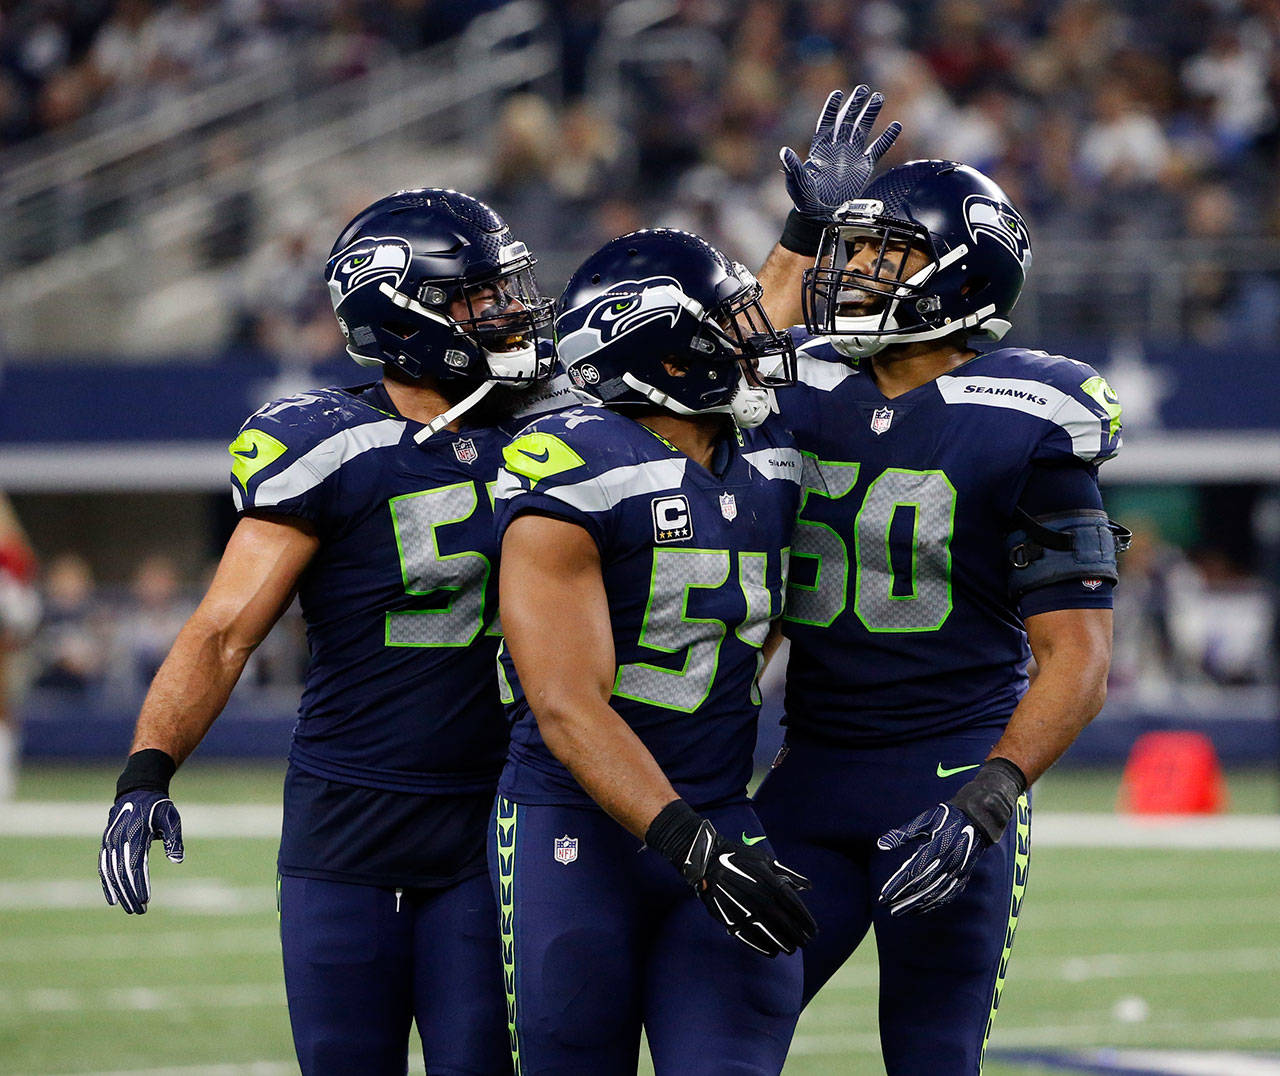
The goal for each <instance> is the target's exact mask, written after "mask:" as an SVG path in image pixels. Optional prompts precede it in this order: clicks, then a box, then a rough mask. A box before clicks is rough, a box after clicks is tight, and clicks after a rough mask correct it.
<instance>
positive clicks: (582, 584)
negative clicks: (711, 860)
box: [499, 515, 678, 840]
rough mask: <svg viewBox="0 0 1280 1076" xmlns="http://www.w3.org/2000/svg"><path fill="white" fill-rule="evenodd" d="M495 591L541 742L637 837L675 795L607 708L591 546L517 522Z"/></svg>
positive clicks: (522, 519) (548, 527) (543, 520)
mask: <svg viewBox="0 0 1280 1076" xmlns="http://www.w3.org/2000/svg"><path fill="white" fill-rule="evenodd" d="M499 588H500V594H501V607H502V630H503V634H504V635H505V636H506V641H507V648H508V649H509V650H510V652H511V659H512V661H514V662H515V665H516V671H517V672H518V673H519V675H520V684H521V687H522V688H523V689H524V693H525V698H526V699H527V700H528V702H529V706H530V708H531V709H532V710H533V714H534V716H535V717H536V718H537V721H538V731H539V732H540V733H541V734H542V738H543V741H544V742H545V743H546V745H547V748H548V749H549V750H550V751H551V753H552V754H553V755H555V756H556V758H558V759H559V760H560V761H561V762H562V763H564V765H565V767H566V768H567V769H568V770H569V772H570V773H571V774H573V776H574V778H575V780H577V782H578V783H579V784H580V785H581V786H582V787H583V789H584V790H585V791H586V792H587V794H588V795H589V796H591V798H592V799H594V800H595V801H596V803H598V804H599V805H600V806H601V807H602V808H603V809H604V810H605V811H607V812H608V813H609V814H610V815H611V816H612V817H613V818H615V819H616V820H617V821H618V822H619V823H621V824H622V825H623V826H625V827H626V828H627V829H628V830H629V831H630V832H632V833H634V834H635V835H636V836H637V837H639V838H641V839H642V840H643V838H644V835H645V833H646V831H647V830H648V828H649V823H650V822H652V821H653V819H654V818H655V817H656V816H657V814H658V812H659V811H661V810H662V808H663V807H665V806H666V805H667V804H668V803H670V802H671V801H672V800H674V799H676V798H678V797H677V795H676V792H675V790H674V789H673V788H672V787H671V782H670V781H668V780H667V778H666V775H665V774H663V772H662V770H661V768H660V767H659V766H658V764H657V762H655V761H654V758H653V756H652V755H651V754H650V753H649V750H648V748H646V747H645V745H644V744H643V743H642V742H641V741H640V738H639V737H638V736H636V734H635V733H634V732H632V730H631V728H630V727H629V726H628V725H627V723H626V722H625V721H623V720H622V718H621V717H619V716H618V714H617V712H616V711H615V710H614V709H613V708H612V707H611V706H610V705H609V697H610V695H611V694H612V692H613V680H614V676H615V675H616V672H617V666H616V659H615V654H614V649H613V631H612V627H611V625H610V621H609V605H608V600H607V598H606V596H605V589H604V579H603V576H602V574H601V569H600V556H599V552H598V550H597V549H596V545H595V542H594V541H592V539H591V536H590V535H589V534H588V533H587V532H586V531H585V530H583V529H582V528H581V527H579V526H577V525H576V524H573V523H568V522H565V521H564V520H559V519H551V518H548V517H546V516H537V515H522V516H519V517H517V518H516V520H515V521H514V522H513V523H512V524H511V525H510V526H509V527H508V528H507V532H506V534H505V536H504V537H503V542H502V568H501V576H500V581H499ZM570 640H572V645H569V642H570Z"/></svg>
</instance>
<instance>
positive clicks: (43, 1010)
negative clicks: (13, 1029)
mask: <svg viewBox="0 0 1280 1076" xmlns="http://www.w3.org/2000/svg"><path fill="white" fill-rule="evenodd" d="M284 1004H285V998H284V983H283V982H281V981H275V982H269V983H195V984H191V983H184V984H179V985H173V986H112V987H91V988H88V989H80V988H73V987H42V988H35V989H30V990H0V1026H4V1025H5V1024H6V1023H8V1022H9V1020H8V1018H9V1017H10V1016H18V1017H19V1018H21V1016H22V1014H25V1013H40V1014H41V1016H42V1017H46V1018H47V1017H52V1016H57V1015H59V1014H62V1015H66V1016H78V1015H79V1014H80V1013H84V1012H162V1011H169V1010H181V1009H245V1008H260V1007H263V1006H277V1005H278V1006H280V1007H281V1008H283V1007H284Z"/></svg>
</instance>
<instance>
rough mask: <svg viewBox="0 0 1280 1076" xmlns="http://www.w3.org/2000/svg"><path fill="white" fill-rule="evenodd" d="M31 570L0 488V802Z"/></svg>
mask: <svg viewBox="0 0 1280 1076" xmlns="http://www.w3.org/2000/svg"><path fill="white" fill-rule="evenodd" d="M35 575H36V558H35V554H34V553H33V552H32V549H31V544H30V542H28V541H27V536H26V534H25V533H24V532H23V530H22V526H21V524H19V522H18V517H17V516H16V515H15V514H14V511H13V506H12V505H11V504H10V503H9V498H8V497H6V496H5V495H4V494H3V493H0V803H4V802H6V801H7V800H11V799H12V798H13V795H14V790H15V788H16V786H17V776H18V727H17V718H16V717H15V714H16V713H17V710H18V704H19V702H20V696H21V688H22V683H23V680H24V674H25V670H23V669H21V668H20V667H19V660H18V659H19V657H20V656H21V654H22V653H23V651H24V650H25V649H26V646H27V643H28V642H29V641H30V639H31V636H32V633H33V632H34V630H35V627H36V624H37V623H38V622H39V619H40V600H39V598H38V597H37V596H36V589H35Z"/></svg>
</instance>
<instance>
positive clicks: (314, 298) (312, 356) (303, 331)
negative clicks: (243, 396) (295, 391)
mask: <svg viewBox="0 0 1280 1076" xmlns="http://www.w3.org/2000/svg"><path fill="white" fill-rule="evenodd" d="M318 216H319V214H318V213H316V212H315V210H314V207H310V206H306V205H300V204H295V205H292V206H290V207H288V208H287V209H286V210H285V211H284V212H282V213H281V214H279V217H278V231H277V232H276V234H275V236H274V237H273V238H272V240H271V241H270V242H269V243H268V244H266V245H265V246H263V247H261V248H260V249H259V250H257V251H256V252H255V253H254V254H253V256H252V258H251V259H250V261H249V263H248V265H247V266H246V267H245V269H244V271H243V274H242V275H241V276H238V277H235V278H233V282H234V284H235V285H236V286H237V287H238V288H239V289H240V291H239V294H238V295H236V296H235V298H236V301H237V303H238V305H239V308H240V311H241V325H242V329H241V337H242V339H243V341H244V342H246V343H249V344H251V345H252V346H255V347H259V348H262V349H264V350H266V351H270V352H272V353H274V354H276V355H279V356H281V357H282V358H283V359H284V360H285V361H286V363H289V364H298V363H301V364H308V363H313V362H319V361H322V360H324V359H326V358H329V357H331V356H333V355H334V354H335V353H337V352H339V351H340V350H341V347H342V340H341V337H340V336H339V335H338V330H337V327H336V326H335V325H334V323H333V307H332V306H331V304H330V302H329V293H328V292H327V291H326V290H325V286H324V276H323V274H322V273H321V272H320V267H322V266H323V265H324V262H325V259H326V258H327V257H328V256H329V245H330V243H331V242H332V239H333V237H332V236H331V235H329V234H328V232H327V231H324V230H322V229H320V228H318V227H317V226H316V219H317V217H318Z"/></svg>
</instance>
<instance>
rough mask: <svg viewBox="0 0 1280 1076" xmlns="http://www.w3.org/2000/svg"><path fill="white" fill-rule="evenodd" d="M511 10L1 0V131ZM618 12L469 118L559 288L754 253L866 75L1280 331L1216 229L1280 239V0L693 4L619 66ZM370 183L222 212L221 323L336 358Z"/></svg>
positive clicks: (553, 10)
mask: <svg viewBox="0 0 1280 1076" xmlns="http://www.w3.org/2000/svg"><path fill="white" fill-rule="evenodd" d="M501 6H502V4H501V3H498V2H496V0H486V2H471V0H468V2H466V3H463V2H460V0H395V2H391V3H376V4H375V3H369V2H361V0H325V2H309V3H301V2H299V0H25V2H23V3H9V4H5V5H3V6H2V7H0V11H2V14H0V140H2V141H3V144H5V145H7V146H8V147H9V148H10V149H13V148H14V147H19V148H21V147H29V146H30V145H32V144H33V140H35V144H39V141H40V139H41V138H43V139H44V141H45V142H50V143H51V144H52V143H53V142H55V141H56V139H57V137H58V136H59V135H61V134H63V133H70V132H73V131H75V130H76V129H77V122H79V123H80V125H81V126H84V124H85V123H93V124H95V129H98V128H101V127H102V126H103V125H104V124H107V123H109V122H112V121H115V120H117V119H119V120H124V119H128V118H130V117H136V116H138V115H141V114H145V113H146V112H147V110H148V109H151V108H154V107H155V105H156V104H157V102H159V101H161V100H163V99H165V98H166V97H167V96H172V95H178V94H182V93H186V92H191V91H193V90H196V89H199V88H201V87H208V86H211V85H215V84H216V83H217V82H218V81H219V80H220V79H224V78H228V77H230V76H232V75H234V74H237V73H244V72H247V71H254V70H259V69H268V68H271V67H272V66H275V65H279V64H281V63H282V62H283V61H284V60H285V59H286V58H288V60H289V62H290V63H300V62H301V63H304V64H305V66H306V67H307V68H308V70H307V77H308V79H309V80H310V81H311V82H313V83H335V82H341V81H343V80H347V79H356V78H357V77H359V76H361V75H365V74H367V73H369V72H370V71H371V70H374V69H376V68H377V67H378V66H379V65H380V64H381V63H383V62H385V61H386V60H387V58H388V57H389V56H394V55H401V54H410V53H415V52H417V51H418V50H421V49H423V48H424V47H426V46H430V45H433V44H437V43H439V42H441V41H445V40H449V39H450V38H451V37H453V36H455V35H457V34H458V33H459V32H460V31H461V30H462V29H463V28H464V27H465V25H466V24H467V22H468V21H469V20H471V19H474V18H475V17H476V16H478V15H480V14H482V13H484V12H487V11H490V10H492V9H495V8H499V7H501ZM659 6H662V5H659ZM610 7H611V5H609V4H607V3H605V2H604V0H567V2H564V3H557V4H552V5H547V6H546V9H545V14H546V17H547V19H548V20H549V21H550V22H551V23H552V24H554V27H555V31H556V33H557V35H558V38H559V48H560V55H561V63H560V67H559V77H558V78H557V79H556V80H554V83H555V84H553V85H547V84H545V83H539V84H538V85H537V87H536V92H518V93H514V94H512V95H509V96H508V97H506V99H505V101H504V102H503V103H502V104H501V105H500V106H499V108H498V109H497V112H496V114H495V115H491V116H487V117H485V122H484V123H483V125H482V127H481V129H476V130H471V131H469V132H466V133H465V134H464V142H465V143H467V145H468V147H469V149H470V150H471V151H472V152H475V153H478V154H479V156H480V157H481V158H482V159H480V160H478V161H477V162H476V163H477V165H478V168H479V171H478V182H477V183H475V184H472V185H471V186H472V188H475V193H477V194H480V195H482V196H484V197H487V198H488V199H490V200H492V201H493V202H494V204H495V205H496V206H498V207H499V208H500V210H501V211H502V212H503V213H504V214H505V215H506V216H507V218H508V219H509V220H511V221H512V222H513V223H514V225H515V227H516V229H517V231H518V233H519V234H521V235H522V236H523V237H524V238H525V239H526V241H527V242H528V243H529V244H530V245H531V246H532V247H533V248H534V249H535V250H537V251H539V252H540V254H541V256H542V259H543V262H544V271H543V276H544V278H545V280H544V283H545V284H546V285H548V286H549V287H551V288H556V287H558V285H559V284H560V283H561V282H562V280H563V279H564V277H565V276H567V274H568V272H569V271H570V270H571V268H572V266H573V264H575V263H576V261H577V260H579V259H580V257H581V256H582V255H583V254H584V253H585V252H587V251H589V250H591V249H594V247H596V246H597V245H598V244H599V243H600V242H602V241H604V240H605V239H607V238H609V237H611V236H613V235H616V234H619V233H620V232H622V231H624V230H627V229H629V228H632V227H635V226H639V225H642V224H658V223H661V224H674V225H683V226H687V227H690V228H692V229H693V230H695V231H697V232H699V233H701V234H703V235H705V236H706V237H707V238H708V239H710V240H711V241H712V242H714V243H716V244H717V245H720V246H722V247H724V248H725V249H727V250H730V251H731V252H733V253H735V254H736V255H737V256H738V257H740V258H741V259H742V260H743V261H745V262H747V263H748V264H753V263H754V264H758V263H759V261H760V260H761V259H762V258H763V257H764V256H765V254H766V253H767V252H768V250H769V248H770V245H771V244H772V242H773V240H774V238H775V237H776V234H777V231H778V222H779V220H780V218H781V215H782V214H783V213H784V212H785V209H786V204H785V194H784V193H783V191H782V186H781V183H780V182H779V181H778V177H777V174H776V173H777V168H776V154H777V150H778V147H779V146H781V145H783V144H784V143H789V144H793V145H803V143H804V140H805V139H806V138H807V131H808V128H809V126H810V124H811V122H812V118H813V115H814V114H815V107H816V104H817V103H818V102H820V101H821V100H822V99H823V97H824V96H825V94H826V93H827V92H828V90H829V89H830V88H831V87H833V86H847V85H850V84H852V83H854V82H858V81H867V82H870V83H871V84H873V85H875V86H879V87H882V88H883V89H884V90H885V91H886V93H887V96H888V100H889V107H888V111H887V113H886V115H887V116H891V117H893V118H897V119H900V120H901V121H902V122H903V124H904V126H905V134H904V135H903V137H902V138H901V139H900V140H899V143H898V147H897V148H895V150H894V156H895V159H896V160H898V161H902V160H906V159H910V158H912V157H922V156H934V157H951V158H955V159H960V160H964V161H967V162H969V163H971V164H973V165H975V166H977V167H979V168H980V169H982V170H983V171H985V172H987V173H988V174H990V175H992V176H993V177H994V178H995V179H996V180H997V181H998V182H1000V184H1001V185H1002V186H1003V187H1004V188H1005V190H1007V191H1008V192H1009V193H1010V194H1011V195H1012V197H1013V198H1014V200H1015V202H1016V203H1017V204H1018V205H1019V206H1020V207H1021V208H1022V210H1023V212H1024V214H1025V215H1026V216H1027V217H1028V219H1029V220H1030V222H1031V224H1032V228H1033V238H1034V239H1035V240H1036V241H1039V242H1045V241H1053V240H1064V241H1066V240H1071V239H1080V238H1085V237H1087V238H1091V239H1108V238H1110V239H1119V240H1126V241H1130V242H1134V243H1139V244H1142V243H1149V242H1152V241H1157V240H1161V239H1168V238H1173V237H1185V238H1186V239H1188V240H1190V241H1191V243H1192V244H1195V245H1196V246H1197V247H1198V248H1200V251H1201V253H1200V256H1199V259H1198V260H1197V261H1195V262H1194V263H1193V264H1192V265H1190V266H1188V267H1185V271H1186V272H1188V273H1189V274H1190V291H1191V293H1192V295H1193V297H1194V300H1195V310H1194V311H1193V312H1192V313H1191V315H1190V316H1189V317H1188V319H1187V320H1186V321H1185V322H1184V325H1185V328H1186V330H1187V331H1188V333H1189V334H1190V335H1191V336H1193V337H1195V338H1197V339H1200V340H1203V341H1207V342H1212V341H1216V340H1221V339H1223V338H1227V337H1240V336H1246V337H1251V338H1257V339H1263V338H1268V337H1270V336H1273V335H1274V334H1275V332H1276V331H1277V329H1278V328H1280V273H1277V272H1270V271H1266V272H1258V273H1251V274H1249V275H1247V276H1243V277H1242V276H1239V275H1237V274H1234V273H1231V272H1229V271H1227V270H1228V268H1229V267H1228V266H1224V264H1223V262H1222V259H1221V258H1220V257H1219V258H1215V257H1213V256H1211V255H1212V251H1211V249H1210V248H1212V247H1213V245H1214V244H1215V243H1219V242H1221V241H1225V240H1237V239H1240V238H1241V237H1258V238H1275V237H1276V236H1277V235H1280V184H1278V183H1277V178H1276V177H1277V175H1280V171H1278V170H1277V167H1276V166H1277V163H1278V162H1277V149H1278V143H1277V130H1278V127H1277V116H1278V114H1280V109H1278V108H1277V99H1278V95H1280V62H1278V57H1280V51H1278V50H1277V44H1278V43H1280V5H1278V4H1276V3H1275V2H1274V0H1170V2H1168V3H1161V4H1150V3H1145V2H1143V0H991V2H979V0H905V2H893V3H891V2H888V0H871V2H868V3H859V4H848V3H844V2H842V0H790V2H773V0H767V2H766V0H755V2H748V3H742V4H732V3H728V2H726V0H678V2H673V3H671V4H670V12H671V13H670V15H669V17H667V18H665V19H662V20H661V21H660V24H659V27H658V31H656V32H657V33H659V34H660V37H658V38H654V39H653V40H656V41H658V45H657V47H651V48H646V49H645V50H644V51H643V53H642V55H638V56H635V57H632V58H627V57H622V58H620V59H616V58H615V60H616V75H617V80H616V84H615V82H613V81H610V80H609V79H607V78H605V77H604V76H603V74H602V72H601V69H600V67H599V65H598V64H597V61H598V60H599V59H600V57H599V55H598V52H597V47H598V46H599V43H600V40H601V32H602V26H603V24H604V22H605V19H606V16H607V14H608V11H609V8H610ZM299 57H303V58H305V59H303V60H300V59H299ZM611 62H615V61H611ZM612 72H613V69H611V73H612ZM241 153H242V149H241V148H240V147H238V145H237V142H236V139H235V135H234V131H229V132H227V136H226V138H225V139H223V140H222V141H221V142H217V143H215V144H214V146H213V147H212V149H211V152H210V153H209V155H208V160H207V168H208V171H209V179H210V182H211V183H214V185H215V187H216V181H217V178H218V175H219V174H220V172H221V171H223V170H225V169H226V167H227V165H228V164H229V163H230V162H234V161H236V160H237V159H238V156H239V154H241ZM424 178H425V177H424ZM369 193H370V192H365V191H361V192H358V193H356V192H351V193H350V202H351V204H347V202H345V201H344V202H343V203H342V204H323V201H321V204H314V205H304V206H300V207H297V209H296V211H294V212H291V213H285V214H280V213H278V212H268V211H266V210H265V209H264V207H262V206H260V205H258V204H256V203H255V200H254V199H253V198H252V197H238V198H235V199H228V201H227V202H226V203H225V204H222V205H220V206H219V207H218V211H217V213H216V214H214V218H213V221H212V223H211V225H210V230H209V233H208V234H207V235H206V236H205V237H203V239H202V242H201V244H200V245H201V248H202V250H203V253H204V257H205V259H206V262H207V264H209V265H214V266H216V265H223V264H226V263H228V262H231V261H239V262H243V263H244V264H245V265H247V271H246V272H244V273H243V274H238V275H237V276H236V278H235V286H234V291H235V294H234V295H230V296H229V297H228V299H229V301H230V302H233V303H235V304H237V305H238V306H239V308H240V310H241V314H242V316H241V317H240V318H238V319H236V320H235V321H234V322H232V324H231V326H230V328H229V330H228V336H229V339H228V340H227V341H226V342H227V343H229V344H234V343H256V344H260V345H262V346H266V347H268V348H273V349H285V350H290V351H295V352H299V353H300V354H301V355H304V356H305V355H308V354H315V353H320V352H324V353H330V352H332V350H333V348H334V347H335V345H336V334H335V333H334V332H333V330H332V325H331V319H330V318H329V314H328V310H327V302H326V300H325V297H324V294H323V290H322V288H321V285H320V280H319V273H318V271H317V268H316V267H317V266H318V265H319V264H320V262H321V260H322V256H323V254H324V253H326V251H327V246H328V242H329V239H330V238H331V235H332V234H333V233H334V231H335V230H336V228H337V227H338V226H339V225H340V223H341V221H342V220H343V219H346V215H347V211H348V210H350V209H351V208H352V205H354V204H356V203H362V202H363V201H366V200H367V198H366V195H367V194H369ZM373 193H375V194H376V193H377V192H373ZM317 196H318V197H319V198H321V199H323V198H324V197H327V196H325V195H321V194H320V193H319V192H318V194H317ZM263 296H270V297H271V301H270V305H269V306H264V305H263V302H262V297H263ZM1067 316H1068V317H1069V318H1070V320H1071V323H1072V324H1073V325H1074V327H1076V328H1078V329H1079V330H1080V331H1081V332H1089V331H1092V330H1096V329H1108V328H1112V327H1114V325H1115V324H1116V322H1117V320H1118V318H1119V317H1121V316H1122V315H1119V314H1117V312H1116V311H1115V310H1114V309H1111V308H1109V307H1108V304H1107V303H1105V302H1098V301H1081V302H1079V303H1077V304H1074V305H1073V306H1071V307H1070V308H1069V309H1068V311H1067Z"/></svg>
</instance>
